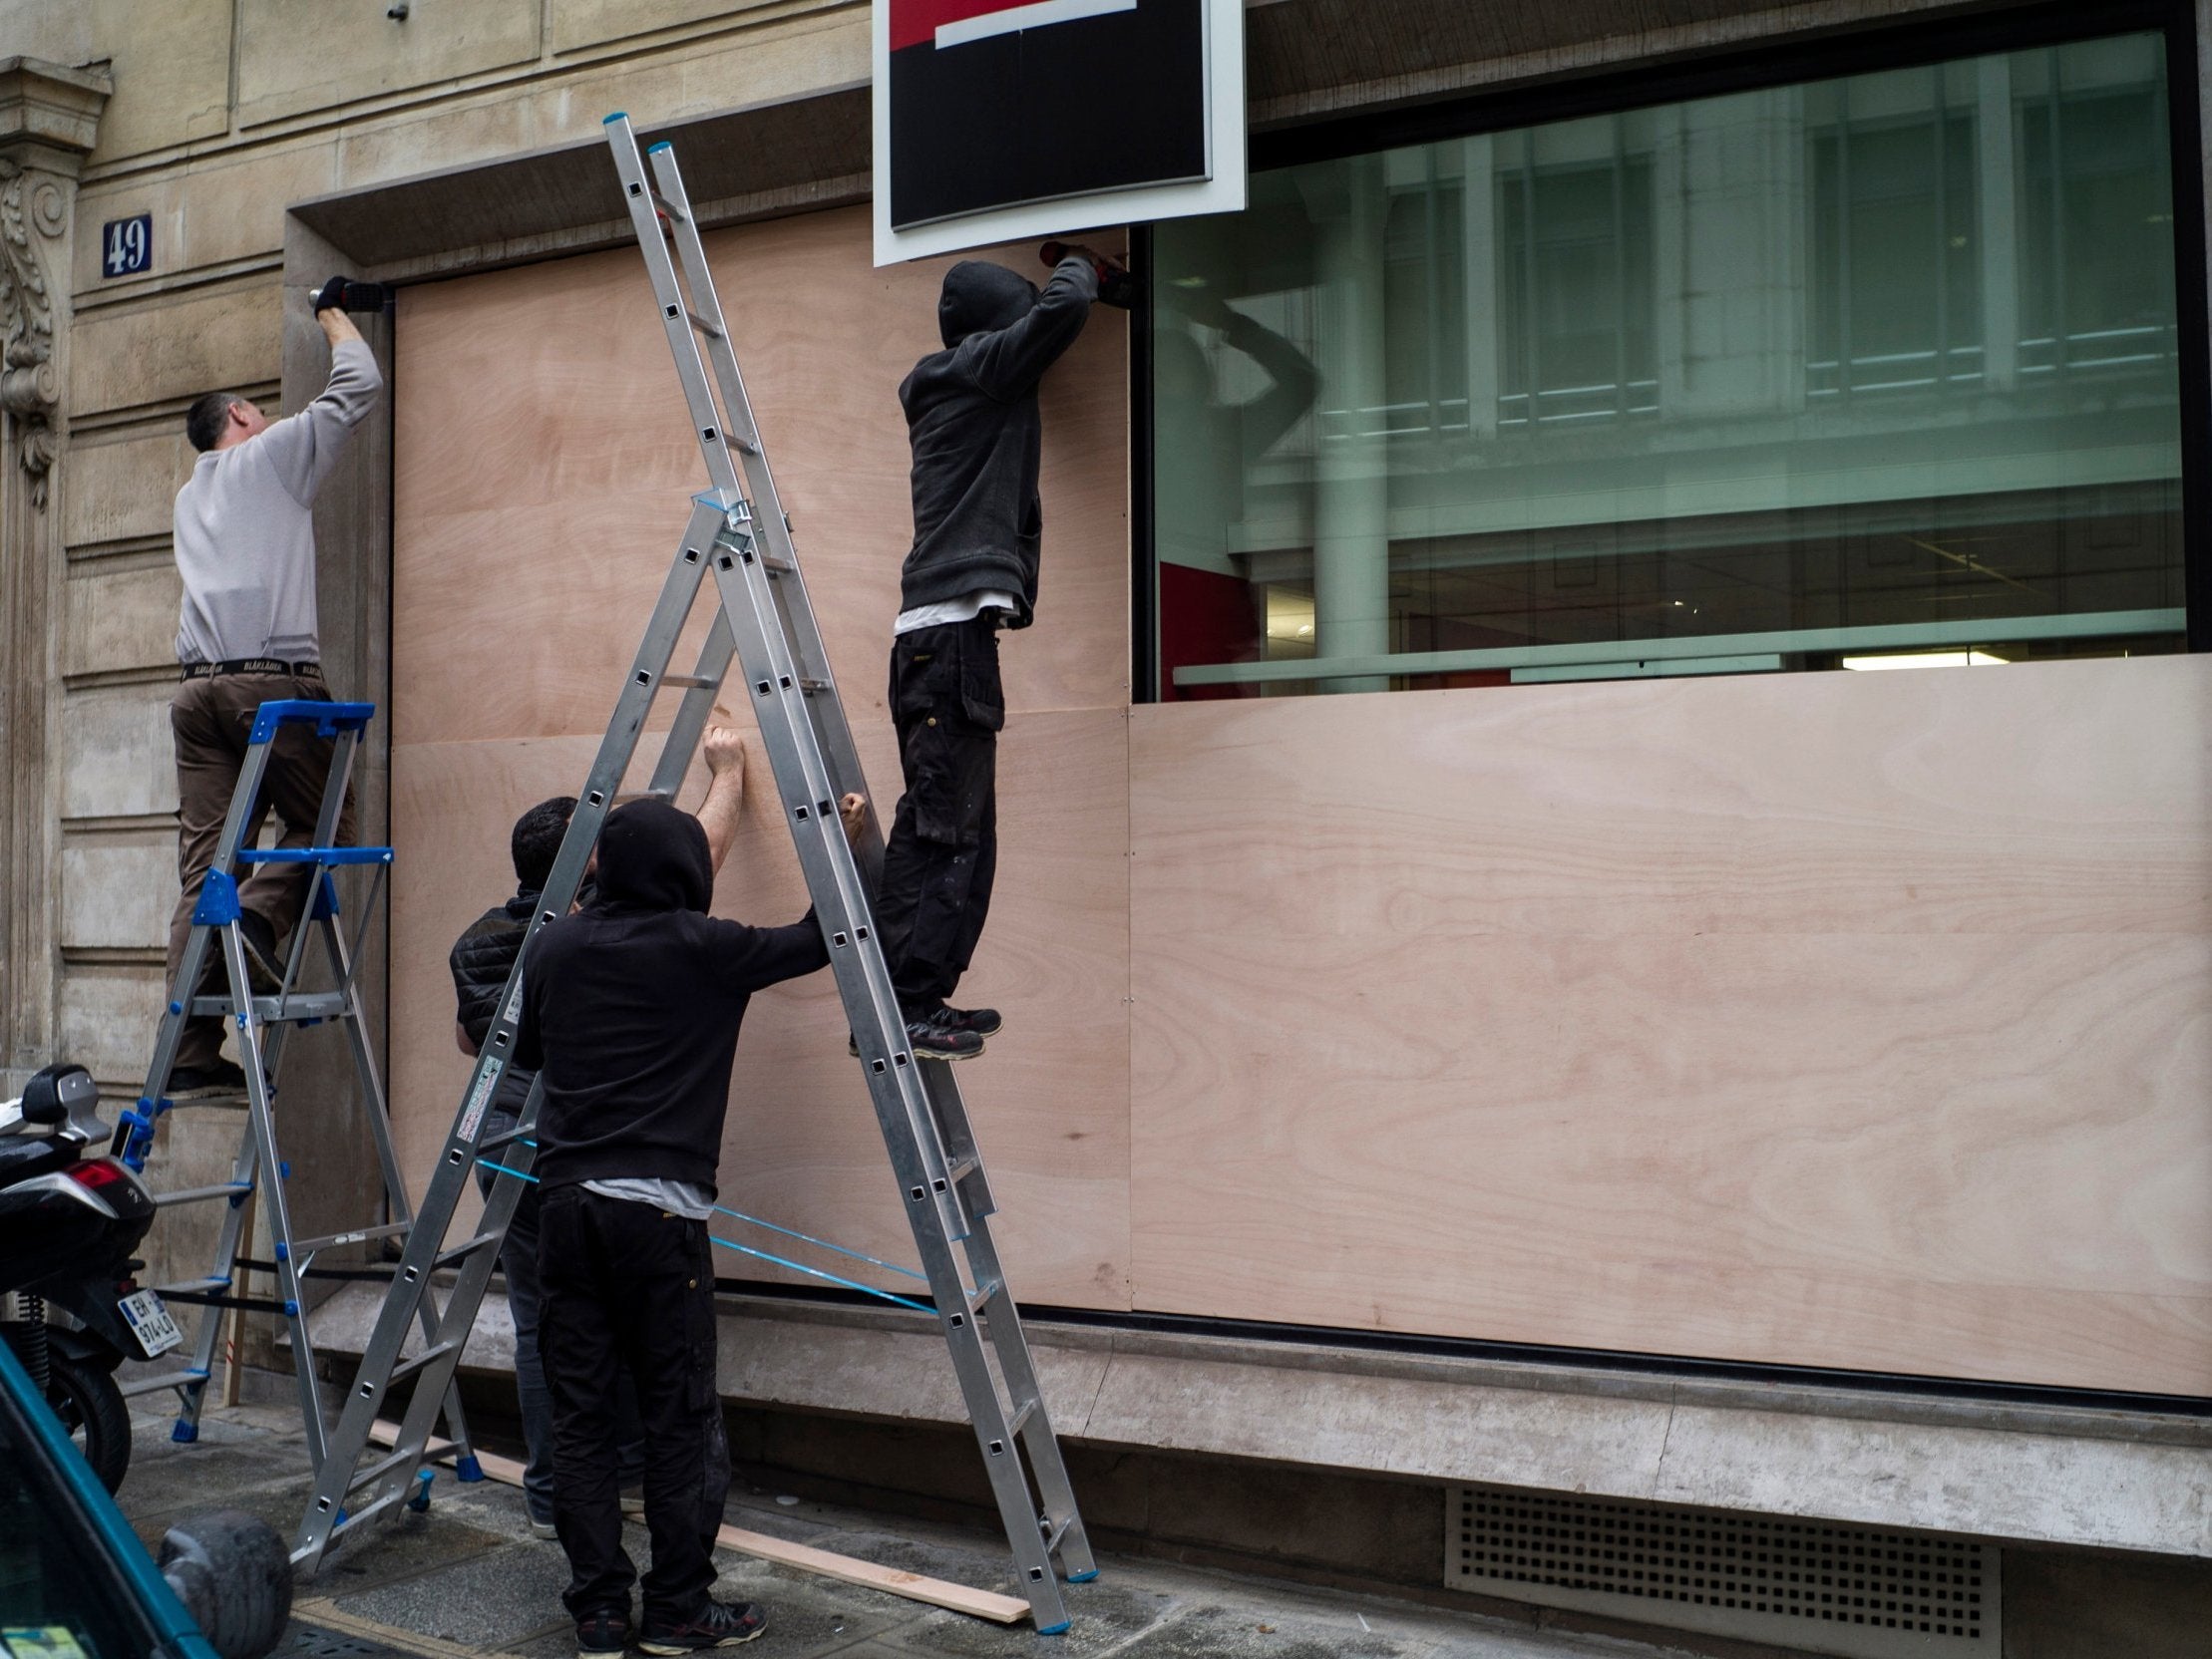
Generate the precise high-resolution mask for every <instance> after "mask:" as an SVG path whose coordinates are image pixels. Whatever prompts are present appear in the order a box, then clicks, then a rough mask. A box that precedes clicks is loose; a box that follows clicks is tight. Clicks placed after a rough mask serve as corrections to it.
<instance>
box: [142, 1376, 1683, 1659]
mask: <svg viewBox="0 0 2212 1659" xmlns="http://www.w3.org/2000/svg"><path fill="white" fill-rule="evenodd" d="M171 1421H172V1420H171V1419H170V1418H168V1417H166V1416H165V1417H161V1418H158V1419H157V1418H153V1417H141V1418H140V1419H139V1420H138V1435H137V1441H136V1445H135V1447H134V1450H133V1453H132V1463H131V1473H130V1476H129V1478H128V1479H127V1480H126V1481H125V1482H124V1485H123V1491H122V1493H120V1494H119V1495H120V1497H121V1500H122V1503H123V1507H124V1510H125V1512H126V1513H127V1514H128V1515H129V1516H130V1518H131V1521H132V1524H133V1525H134V1526H135V1527H136V1528H137V1529H138V1531H139V1534H140V1536H141V1537H143V1538H146V1539H147V1540H148V1541H149V1542H150V1543H155V1544H158V1543H159V1540H160V1538H161V1535H162V1533H163V1531H164V1530H165V1529H166V1528H167V1527H168V1526H169V1525H170V1524H171V1523H172V1522H173V1521H175V1520H177V1519H179V1518H180V1517H182V1516H183V1515H184V1514H186V1513H189V1512H192V1511H197V1510H207V1509H213V1508H239V1509H245V1510H247V1511H249V1512H251V1513H254V1514H258V1515H261V1516H262V1517H264V1518H265V1519H267V1520H268V1521H269V1522H270V1523H271V1524H272V1525H274V1526H275V1527H276V1529H277V1530H278V1532H279V1533H281V1534H282V1535H283V1537H284V1539H285V1541H286V1543H287V1544H288V1543H289V1542H290V1541H291V1538H292V1536H293V1534H294V1532H295V1531H296V1529H297V1528H298V1525H299V1519H300V1515H301V1513H302V1511H303V1509H304V1508H305V1504H306V1491H307V1479H306V1472H307V1455H306V1449H305V1446H304V1444H303V1436H302V1432H301V1429H300V1425H299V1418H298V1414H297V1413H296V1412H295V1411H293V1410H290V1409H288V1408H285V1407H279V1406H274V1405H262V1406H242V1407H236V1408H232V1409H230V1410H227V1411H216V1410H213V1409H210V1410H209V1411H208V1413H207V1414H206V1418H205V1420H204V1421H203V1422H202V1424H201V1428H200V1437H199V1441H198V1444H196V1445H193V1446H176V1445H173V1444H171V1442H170V1439H169V1428H170V1423H171ZM728 1512H729V1519H730V1521H731V1523H732V1524H735V1525H738V1526H742V1527H746V1528H749V1529H751V1530H753V1531H756V1532H767V1533H771V1534H774V1535H776V1536H779V1537H784V1538H789V1539H792V1540H795V1541H798V1542H803V1543H810V1544H814V1545H816V1546H818V1547H820V1548H823V1549H829V1550H834V1551H836V1552H837V1553H839V1554H843V1555H853V1556H858V1557H860V1558H862V1559H864V1560H870V1561H876V1562H880V1563H883V1564H886V1565H891V1566H898V1567H904V1568H907V1569H909V1570H911V1571H915V1572H921V1573H925V1574H928V1575H930V1576H933V1577H937V1578H945V1579H950V1580H952V1581H954V1582H956V1583H961V1584H968V1585H974V1586H978V1587H982V1588H987V1589H995V1590H999V1591H1002V1592H1005V1593H1008V1594H1011V1593H1014V1585H1013V1575H1012V1571H1011V1562H1010V1559H1009V1557H1008V1555H1007V1552H1006V1546H1005V1542H1004V1540H1003V1539H1001V1538H998V1537H995V1536H991V1535H988V1534H985V1533H982V1532H976V1531H968V1530H963V1529H960V1528H955V1527H947V1526H934V1525H928V1524H925V1523H922V1522H919V1521H909V1520H906V1519H903V1518H896V1517H887V1516H879V1515H871V1514H869V1513H868V1512H866V1511H864V1510H859V1509H849V1508H840V1507H835V1506H832V1505H828V1504H821V1503H812V1502H800V1503H796V1504H794V1503H789V1502H782V1501H779V1500H778V1498H777V1496H776V1494H775V1493H762V1492H755V1491H751V1490H748V1489H747V1487H746V1485H745V1483H744V1480H743V1478H742V1472H741V1474H740V1478H739V1480H738V1481H737V1482H735V1483H734V1484H733V1492H732V1496H731V1500H730V1504H729V1511H728ZM629 1531H630V1536H629V1539H628V1544H629V1549H630V1553H631V1556H632V1558H633V1559H636V1560H638V1561H639V1562H640V1563H642V1562H643V1561H644V1560H645V1559H646V1558H647V1553H648V1551H647V1546H646V1542H645V1536H644V1529H643V1527H642V1526H640V1525H636V1524H634V1523H633V1524H632V1525H631V1527H630V1529H629ZM718 1559H719V1560H720V1562H721V1566H722V1579H721V1584H720V1586H719V1587H718V1589H717V1591H716V1593H717V1594H718V1595H719V1596H721V1597H722V1598H723V1599H725V1600H733V1599H736V1600H747V1601H757V1602H759V1603H761V1604H762V1605H763V1606H764V1607H765V1608H766V1609H767V1613H768V1627H767V1630H766V1632H765V1633H764V1634H763V1635H762V1636H761V1637H760V1639H759V1640H757V1641H755V1642H752V1643H749V1644H748V1645H747V1646H746V1647H745V1649H744V1652H745V1654H746V1656H747V1659H830V1656H831V1655H836V1656H837V1659H965V1656H976V1659H996V1656H1001V1655H1027V1654H1043V1655H1052V1656H1064V1659H1109V1656H1111V1659H1122V1656H1124V1655H1126V1656H1128V1659H1659V1655H1661V1654H1663V1653H1666V1652H1668V1651H1671V1650H1668V1649H1662V1648H1656V1647H1649V1646H1646V1645H1644V1644H1642V1643H1638V1642H1628V1641H1620V1640H1614V1639H1611V1638H1606V1637H1596V1636H1588V1635H1576V1634H1569V1633H1565V1632H1560V1631H1547V1630H1540V1629H1532V1628H1530V1627H1528V1626H1525V1625H1515V1624H1508V1623H1504V1622H1501V1621H1497V1620H1494V1619H1487V1618H1481V1617H1476V1616H1472V1615H1468V1614H1461V1613H1453V1612H1449V1611H1445V1610H1441V1609H1436V1608H1430V1607H1425V1606H1421V1605H1419V1604H1417V1603H1411V1602H1404V1601H1394V1600H1390V1599H1387V1598H1385V1597H1380V1596H1360V1595H1351V1594H1343V1593H1337V1592H1332V1591H1322V1590H1311V1589H1306V1588H1303V1587H1301V1586H1298V1585H1296V1584H1293V1583H1290V1582H1287V1581H1284V1580H1280V1579H1273V1578H1257V1577H1243V1576H1238V1575H1235V1574H1230V1573H1224V1572H1215V1571H1207V1570H1198V1569H1193V1568H1188V1567H1182V1566H1176V1565H1173V1564H1170V1563H1166V1562H1161V1561H1155V1560H1149V1559H1144V1558H1141V1557H1124V1556H1104V1557H1102V1559H1101V1561H1100V1565H1101V1568H1102V1569H1103V1570H1102V1571H1101V1573H1100V1575H1099V1578H1098V1579H1097V1580H1096V1581H1095V1582H1093V1583H1090V1584H1079V1585H1070V1586H1067V1599H1068V1606H1069V1609H1070V1611H1071V1613H1072V1614H1073V1617H1074V1625H1073V1628H1072V1629H1070V1630H1069V1631H1068V1633H1067V1634H1065V1635H1063V1636H1039V1635H1036V1634H1035V1633H1034V1632H1033V1631H1032V1630H1031V1629H1030V1628H1029V1626H1028V1625H1027V1624H1026V1623H1024V1624H1021V1625H1018V1626H1013V1627H1010V1628H1009V1627H1007V1626H1003V1625H996V1624H989V1623H985V1622H983V1621H980V1620H977V1619H972V1618H968V1617H965V1616H963V1615H961V1614H957V1613H950V1612H945V1611H942V1610H940V1609H936V1608H932V1607H927V1606H923V1605H922V1604H920V1603H917V1602H913V1601H908V1600H904V1599H902V1598H900V1597H897V1596H892V1595H887V1594H884V1593H882V1592H880V1591H875V1590H867V1589H860V1588H857V1587H855V1586H853V1585H849V1584H844V1583H839V1582H835V1581H833V1580H830V1579H826V1578H821V1577H817V1576H815V1575H813V1574H809V1573H803V1572H799V1571H796V1570H794V1569H791V1568H786V1567H782V1566H777V1565H772V1564H770V1563H768V1562H765V1561H760V1560H756V1559H753V1558H751V1557H747V1556H743V1555H737V1554H733V1553H731V1552H729V1551H727V1550H725V1551H723V1552H721V1554H720V1555H719V1557H718ZM566 1580H567V1566H566V1563H565V1561H564V1560H563V1558H562V1556H561V1553H560V1546H559V1545H558V1544H556V1543H551V1542H544V1541H540V1540H538V1539H536V1538H533V1537H532V1536H531V1534H530V1528H529V1526H528V1524H527V1521H526V1517H525V1515H524V1512H523V1503H522V1493H519V1492H517V1491H515V1490H514V1489H513V1488H510V1487H505V1486H501V1485H499V1484H497V1483H495V1482H490V1481H486V1482H482V1483H478V1484H474V1485H470V1486H461V1485H458V1484H456V1483H455V1482H454V1480H453V1479H452V1477H451V1476H450V1475H449V1474H445V1473H441V1474H440V1476H439V1479H438V1482H437V1485H436V1487H435V1489H434V1496H433V1501H432V1506H431V1509H430V1512H429V1513H427V1514H421V1515H416V1514H408V1513H405V1512H404V1511H402V1512H400V1513H398V1514H396V1515H394V1516H393V1517H391V1518H390V1519H388V1520H387V1521H385V1522H384V1523H383V1524H382V1525H381V1526H380V1527H378V1528H376V1529H374V1530H372V1531H371V1532H370V1533H369V1534H368V1535H366V1536H364V1537H362V1538H359V1539H356V1540H354V1541H352V1542H350V1543H348V1544H347V1545H346V1546H345V1547H344V1548H342V1549H341V1550H338V1551H335V1552H333V1554H332V1555H331V1556H330V1558H329V1559H328V1560H327V1561H326V1562H325V1564H324V1567H323V1570H322V1572H321V1574H320V1575H319V1576H318V1577H317V1578H315V1579H313V1580H312V1581H303V1582H302V1583H301V1584H300V1585H299V1587H298V1591H297V1599H296V1602H295V1606H294V1620H293V1627H292V1629H291V1630H290V1631H289V1632H288V1633H287V1635H286V1637H285V1640H284V1643H283V1644H282V1645H281V1646H280V1647H279V1648H278V1650H277V1659H383V1656H386V1655H395V1654H404V1655H415V1656H420V1659H464V1656H467V1655H476V1654H492V1653H499V1654H511V1655H518V1656H521V1659H568V1656H569V1655H571V1654H572V1653H574V1651H575V1646H574V1633H573V1631H572V1629H571V1627H570V1625H569V1624H568V1621H567V1619H566V1618H565V1617H564V1616H563V1614H562V1612H561V1608H560V1589H561V1586H562V1585H563V1584H564V1583H565V1582H566Z"/></svg>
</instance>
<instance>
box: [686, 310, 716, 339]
mask: <svg viewBox="0 0 2212 1659" xmlns="http://www.w3.org/2000/svg"><path fill="white" fill-rule="evenodd" d="M684 315H685V316H686V317H689V318H690V319H691V326H692V327H693V328H695V329H696V330H698V331H699V332H700V333H701V334H704V335H705V336H706V337H707V338H708V339H709V340H719V339H721V338H722V331H721V330H720V329H719V328H716V327H715V326H714V325H713V324H712V323H710V322H708V321H707V320H706V318H704V317H702V316H700V315H699V313H698V312H696V311H686V312H685V313H684Z"/></svg>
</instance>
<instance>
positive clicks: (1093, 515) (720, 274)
mask: <svg viewBox="0 0 2212 1659" xmlns="http://www.w3.org/2000/svg"><path fill="white" fill-rule="evenodd" d="M867 228H868V227H867V215H866V211H865V210H864V209H860V208H853V209H849V210H842V211H838V212H830V213H818V214H810V215H807V216H804V217H801V218H795V219H785V220H777V221H774V222H771V223H767V224H761V225H754V226H747V227H744V228H741V229H737V230H729V231H723V232H719V233H717V234H716V235H714V236H711V237H709V238H708V239H707V246H708V252H709V256H710V259H711V260H712V262H713V264H714V268H715V279H716V283H717V286H718V287H719V289H720V292H721V295H722V301H723V306H724V309H725V311H726V313H727V315H728V317H729V320H730V325H731V332H732V337H733V338H734V340H735V341H736V344H737V350H738V357H739V361H740V362H741V363H742V364H743V366H744V369H745V374H746V380H747V389H748V391H749V392H750V393H751V397H752V402H753V405H754V408H755V411H756V413H757V415H758V417H759V421H760V426H761V431H762V435H763V437H764V438H765V439H766V441H767V446H768V453H769V455H770V457H771V458H772V459H773V461H774V463H775V467H776V484H777V488H778V490H779V492H780V493H781V495H782V497H783V500H784V507H785V510H786V511H788V512H789V513H790V515H791V519H792V526H793V531H794V534H795V536H796V538H797V541H798V544H799V550H800V556H801V557H802V559H803V560H804V561H805V564H806V572H807V585H808V592H809V594H810V595H811V596H812V598H813V600H814V604H815V609H816V612H817V616H818V618H819V620H820V621H821V624H822V630H823V636H824V639H825V640H826V642H827V643H828V645H829V649H830V656H831V660H832V662H833V663H835V664H836V665H837V666H838V669H839V678H840V687H841V690H842V691H843V693H844V696H845V701H846V707H847V711H848V713H849V715H850V716H851V717H852V719H853V721H854V723H855V724H856V725H859V724H862V723H865V722H866V721H868V720H871V719H876V718H888V716H885V714H884V677H885V675H884V663H885V659H886V656H887V654H888V652H889V649H890V643H891V623H892V618H893V617H894V616H895V615H897V614H898V610H899V566H900V561H901V560H902V559H903V558H904V557H905V555H906V551H907V546H908V543H909V541H910V540H911V538H912V529H913V518H912V510H911V506H910V499H909V495H908V486H907V468H908V458H907V439H906V423H905V419H904V417H903V416H902V414H901V413H900V408H899V402H898V387H899V383H900V381H901V380H902V379H903V378H904V377H905V375H906V374H907V371H908V370H909V369H911V368H912V367H913V366H914V362H915V360H916V359H917V358H918V357H920V356H921V355H922V354H923V353H924V352H926V351H929V350H931V349H934V346H935V341H936V291H937V285H938V282H939V281H940V279H941V275H942V272H943V269H944V268H945V262H940V261H933V262H927V263H922V264H916V265H910V266H903V267H900V268H898V269H896V270H885V271H877V270H873V269H871V268H870V267H869V266H868V264H867V262H866V236H867ZM856 238H858V239H856ZM856 249H858V250H859V253H858V257H859V259H860V263H859V264H858V265H857V266H856V265H855V263H854V260H855V258H856V252H855V250H856ZM999 257H1001V258H1002V259H1003V260H1004V261H1005V262H1006V263H1008V264H1012V265H1015V266H1016V267H1017V268H1019V267H1023V266H1024V265H1026V266H1029V267H1034V266H1035V259H1034V255H1033V253H1031V252H1029V251H1027V250H1020V249H1007V250H1002V252H1001V254H1000V255H999ZM1036 274H1041V268H1040V269H1038V270H1037V272H1036ZM401 300H402V304H401V310H400V317H399V328H398V336H397V337H398V355H399V364H398V370H397V373H396V374H395V376H394V381H395V393H394V442H395V447H396V459H395V463H394V474H395V478H394V497H395V510H396V515H397V521H396V524H395V529H394V538H393V564H394V569H393V622H392V653H393V685H394V696H393V702H394V718H395V721H396V723H397V724H396V726H395V729H394V737H393V741H394V742H395V743H402V744H405V743H423V742H465V741H472V740H478V739H486V738H509V737H553V736H559V735H562V734H574V733H584V732H596V731H599V730H601V729H602V728H603V727H604V725H605V723H606V718H607V714H608V711H609V709H610V708H611V707H612V703H613V698H614V694H615V692H616V690H617V689H618V688H619V685H620V681H621V676H622V672H623V670H624V668H625V667H626V666H627V664H628V661H629V657H630V654H631V652H632V651H634V650H635V648H636V644H637V635H638V633H639V631H640V630H641V629H642V627H643V625H644V618H645V616H646V614H647V612H648V611H649V610H650V609H651V606H652V601H653V595H654V594H655V593H656V592H657V591H658V589H659V584H660V581H661V578H662V577H663V576H664V575H665V574H666V571H667V567H668V561H669V560H670V558H671V557H673V555H674V552H675V546H676V540H677V538H678V537H679V536H680V535H681V534H682V532H683V527H684V522H685V519H686V517H687V516H688V513H689V510H690V507H689V496H690V494H691V493H692V492H693V491H695V490H699V489H702V488H704V485H705V479H704V476H703V473H702V470H701V467H700V463H699V458H698V451H697V448H696V446H695V445H694V444H693V442H692V440H691V437H690V427H689V423H688V420H687V419H686V416H685V413H684V406H683V399H682V395H681V391H680V389H679V387H678V384H677V381H676V377H675V370H674V367H673V365H672V364H671V363H670V361H669V356H668V346H667V341H666V338H665V336H664V335H663V334H662V332H661V326H660V317H659V313H658V311H657V310H656V309H655V307H654V305H653V303H652V292H651V289H650V288H649V287H647V285H646V281H645V272H644V263H643V261H642V260H641V259H640V258H639V257H638V255H637V253H636V252H635V250H634V249H615V250H613V251H610V252H607V253H603V254H593V255H587V256H584V257H581V258H575V259H564V260H556V261H552V262H549V263H547V264H543V265H537V266H530V267H526V268H523V269H519V270H513V271H502V272H498V273H495V274H493V275H489V276H482V277H474V278H470V279H468V280H465V281H457V282H449V283H438V284H432V285H428V286H425V287H421V288H411V289H408V290H406V291H404V292H403V294H402V296H401ZM1126 361H1127V330H1126V327H1125V325H1124V319H1123V316H1122V314H1121V313H1120V312H1117V311H1112V310H1109V309H1106V308H1105V307H1100V308H1098V309H1096V310H1095V311H1094V312H1093V313H1092V317H1091V320H1090V322H1089V324H1088V325H1087V326H1086V327H1085V329H1084V332H1083V335H1082V337H1081V338H1080V339H1079V340H1078V341H1077V342H1076V344H1075V346H1074V347H1073V348H1072V349H1071V350H1070V351H1069V353H1068V355H1067V356H1066V357H1065V358H1063V359H1062V360H1061V362H1060V363H1059V364H1058V365H1057V366H1055V368H1054V370H1053V372H1052V374H1051V375H1050V376H1049V377H1048V378H1047V380H1046V382H1045V387H1044V392H1043V404H1044V416H1045V453H1044V474H1043V487H1042V494H1043V498H1044V514H1045V543H1044V547H1045V550H1044V565H1043V575H1042V579H1041V582H1040V591H1039V598H1038V621H1037V626H1036V627H1035V628H1034V629H1032V630H1030V631H1029V632H1026V633H1021V634H1013V635H1009V636H1008V637H1007V641H1006V649H1005V651H1004V661H1005V675H1006V693H1007V700H1008V707H1009V708H1010V709H1012V710H1014V711H1015V712H1016V713H1020V712H1023V711H1028V710H1035V709H1058V708H1100V707H1120V706H1121V705H1122V704H1123V703H1124V702H1125V701H1126V698H1127V691H1128V660H1129V649H1128V592H1129V580H1128V563H1127V560H1128V544H1129V534H1128V518H1127V511H1128V508H1127V498H1128V440H1127V425H1126V410H1127V398H1128V394H1127V385H1126V381H1127V375H1126Z"/></svg>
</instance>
